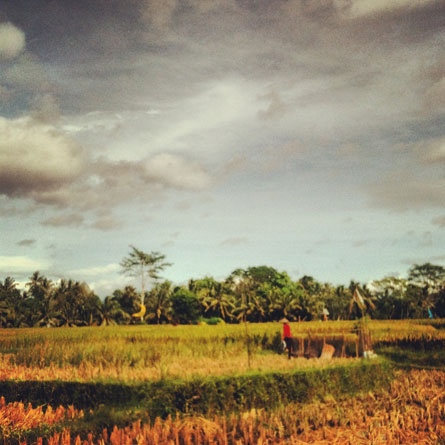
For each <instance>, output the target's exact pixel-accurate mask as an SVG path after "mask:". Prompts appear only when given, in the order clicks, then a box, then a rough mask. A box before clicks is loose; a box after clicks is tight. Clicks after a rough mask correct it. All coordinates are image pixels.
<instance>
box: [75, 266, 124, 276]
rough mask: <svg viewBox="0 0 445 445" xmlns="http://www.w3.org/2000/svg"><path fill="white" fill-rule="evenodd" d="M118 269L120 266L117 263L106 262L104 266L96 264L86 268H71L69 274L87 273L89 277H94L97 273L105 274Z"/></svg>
mask: <svg viewBox="0 0 445 445" xmlns="http://www.w3.org/2000/svg"><path fill="white" fill-rule="evenodd" d="M119 270H120V266H119V264H117V263H111V264H107V265H106V266H96V267H89V268H86V269H76V270H72V271H71V272H70V274H73V275H87V276H89V277H94V276H97V275H105V274H108V273H113V272H117V271H119Z"/></svg>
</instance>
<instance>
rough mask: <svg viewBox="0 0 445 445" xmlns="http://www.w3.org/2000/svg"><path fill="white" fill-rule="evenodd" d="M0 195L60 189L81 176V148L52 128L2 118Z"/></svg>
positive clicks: (26, 193)
mask: <svg viewBox="0 0 445 445" xmlns="http://www.w3.org/2000/svg"><path fill="white" fill-rule="evenodd" d="M0 134H1V135H2V137H1V139H0V193H3V194H6V195H9V196H26V195H30V194H31V193H33V192H37V191H44V190H54V189H58V188H59V187H61V186H62V185H64V184H69V183H71V182H72V181H74V180H75V179H76V178H77V177H78V176H79V175H80V174H81V172H82V168H83V157H82V153H81V150H80V147H79V146H78V145H77V144H76V143H75V142H74V141H73V140H71V139H70V138H68V137H66V136H65V135H63V134H61V133H59V132H58V131H57V130H56V129H55V128H54V127H53V126H51V125H44V124H43V123H41V122H38V121H35V120H33V119H30V118H20V119H14V120H9V119H5V118H2V117H0Z"/></svg>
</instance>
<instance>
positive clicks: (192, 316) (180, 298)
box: [171, 287, 201, 324]
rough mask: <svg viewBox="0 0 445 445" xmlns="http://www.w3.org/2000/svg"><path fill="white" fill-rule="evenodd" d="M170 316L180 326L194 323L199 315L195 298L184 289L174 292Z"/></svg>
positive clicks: (197, 302) (180, 288) (179, 288)
mask: <svg viewBox="0 0 445 445" xmlns="http://www.w3.org/2000/svg"><path fill="white" fill-rule="evenodd" d="M171 304H172V316H173V318H174V319H175V320H177V322H179V323H181V324H187V323H192V324H193V323H196V322H197V321H198V318H199V317H200V315H201V307H200V305H199V300H198V298H197V296H196V295H195V294H194V293H193V292H191V291H189V290H188V289H186V288H184V287H178V288H176V289H175V290H174V292H173V295H172V298H171Z"/></svg>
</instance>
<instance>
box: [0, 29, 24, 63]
mask: <svg viewBox="0 0 445 445" xmlns="http://www.w3.org/2000/svg"><path fill="white" fill-rule="evenodd" d="M24 49H25V33H24V32H23V31H22V30H20V29H19V28H17V27H15V26H14V25H13V24H12V23H0V59H2V58H3V59H13V58H14V57H17V56H18V55H19V54H20V53H21V52H22V51H23V50H24Z"/></svg>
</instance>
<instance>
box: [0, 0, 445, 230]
mask: <svg viewBox="0 0 445 445" xmlns="http://www.w3.org/2000/svg"><path fill="white" fill-rule="evenodd" d="M444 17H445V5H444V3H443V2H442V1H439V0H438V1H434V0H431V1H419V2H417V3H416V5H415V6H413V3H412V2H409V1H398V2H394V4H392V3H391V2H380V1H375V0H368V1H367V0H358V1H353V0H304V1H302V0H293V1H284V0H272V1H266V0H238V1H235V0H215V1H210V0H207V1H206V0H187V1H179V0H145V1H136V0H125V1H124V0H120V1H119V0H115V1H105V0H78V1H76V2H72V1H71V0H60V1H57V2H45V1H33V2H29V1H25V0H14V1H13V0H6V1H4V2H2V3H1V4H0V18H2V19H3V20H4V21H8V22H10V23H11V24H13V26H14V27H15V29H17V30H18V31H17V32H16V34H15V35H16V37H17V35H19V34H20V32H24V34H25V35H26V51H25V53H21V52H22V51H23V48H22V49H20V50H18V51H16V56H15V58H14V60H13V61H8V66H7V67H6V70H5V71H4V72H3V74H0V87H1V89H0V97H1V96H2V94H3V96H6V92H7V93H8V97H10V96H11V94H24V93H23V91H28V93H27V94H29V96H30V97H28V98H27V99H26V98H22V99H21V100H20V101H21V102H23V103H25V104H26V107H24V108H23V110H22V112H23V113H29V114H32V116H33V117H32V122H33V125H34V126H35V127H36V128H37V127H38V125H37V123H36V122H40V124H39V125H43V123H44V122H53V121H54V120H56V119H57V117H58V116H59V114H63V113H66V114H70V113H78V114H82V113H83V114H87V112H89V111H96V110H98V109H101V110H107V111H110V112H114V111H121V110H122V108H124V109H129V110H132V109H134V110H140V109H144V108H145V109H147V108H150V107H151V106H152V105H153V104H154V106H155V108H156V109H158V108H159V109H160V113H159V118H158V119H157V121H156V125H153V128H152V127H150V128H149V130H150V133H149V135H150V139H149V143H147V145H149V146H153V145H154V143H155V142H153V141H161V142H158V144H159V145H158V146H156V148H155V150H154V152H151V153H149V154H148V153H146V154H144V155H141V156H140V157H139V159H138V160H131V161H130V160H128V161H125V160H121V161H111V160H110V159H108V158H107V157H106V155H107V151H106V148H105V149H104V156H103V157H102V158H98V157H96V156H95V155H93V154H92V153H91V154H88V155H86V158H82V157H80V156H73V157H72V158H71V159H70V161H71V162H69V164H71V163H72V165H74V167H75V168H70V169H69V170H66V171H62V172H60V171H57V169H49V170H47V169H46V168H45V162H43V163H42V162H36V163H35V167H33V169H32V170H31V172H30V173H31V174H28V173H26V172H25V171H24V170H23V168H22V169H20V168H19V167H17V168H16V173H14V175H12V176H11V175H9V176H8V174H5V176H3V177H2V180H1V181H0V191H1V192H3V193H4V194H7V195H8V196H21V197H26V198H30V199H32V200H34V201H35V202H38V203H40V204H43V205H49V206H53V207H60V208H66V207H70V208H72V209H75V210H76V211H79V212H80V211H100V210H103V209H104V208H107V207H109V208H114V207H116V206H118V205H120V204H121V203H125V202H128V201H129V200H130V201H138V200H144V199H145V200H147V199H148V200H156V199H159V197H160V196H161V195H163V194H164V193H165V191H166V190H167V189H177V190H200V189H204V188H206V187H209V185H210V184H211V182H212V181H210V179H209V173H208V171H207V169H206V168H204V166H203V165H204V164H203V163H201V162H200V158H199V155H196V153H197V152H198V150H201V151H200V152H199V153H200V154H202V153H204V152H207V153H212V150H213V151H214V152H216V151H220V152H222V155H221V157H222V160H221V162H222V164H223V165H227V168H226V171H227V173H229V172H230V171H233V170H237V171H242V170H243V169H246V168H248V167H249V162H250V163H251V162H252V159H254V160H255V159H256V160H257V161H256V164H255V166H256V167H257V168H259V169H260V170H262V171H263V172H264V173H267V172H268V171H270V170H271V169H276V170H278V169H280V168H282V167H283V166H284V165H286V164H288V162H287V161H288V160H289V159H291V160H293V161H294V162H295V158H296V157H298V156H300V155H301V153H302V152H304V153H305V154H306V155H307V157H309V156H310V155H311V154H312V152H313V153H316V152H317V151H318V152H321V153H322V154H321V155H320V154H316V155H315V154H314V155H313V159H312V160H310V162H309V160H308V159H306V162H307V163H308V165H317V164H318V165H323V162H319V158H322V159H323V157H324V158H326V159H327V160H328V161H329V162H330V163H331V164H334V165H335V166H337V164H336V163H337V162H339V161H338V159H340V158H341V159H344V158H345V157H347V156H346V154H345V153H346V151H345V150H342V149H341V147H352V146H353V147H357V148H356V149H354V153H353V155H354V156H355V158H357V159H358V161H357V162H360V160H362V162H363V163H365V161H368V160H369V158H370V157H371V158H372V154H370V152H372V151H373V150H374V145H373V144H376V143H375V140H376V139H378V140H379V141H378V142H379V143H380V145H383V146H386V147H387V150H386V153H385V161H386V164H385V165H384V166H383V167H382V168H380V167H381V166H380V165H376V167H378V168H376V170H375V172H374V175H375V176H376V180H375V182H374V183H372V184H371V185H370V186H369V187H368V189H367V193H369V194H370V196H371V197H372V200H373V202H374V204H376V205H379V206H384V207H389V208H409V207H411V206H416V207H421V206H440V205H441V202H442V203H443V202H444V201H443V198H444V196H443V193H444V192H443V190H444V188H443V177H441V176H440V172H439V171H438V170H437V167H436V166H437V162H438V161H436V158H437V157H439V158H440V157H441V156H442V154H441V153H442V152H441V151H440V150H439V149H437V150H436V151H434V150H433V149H432V148H431V149H425V150H424V155H423V157H422V156H419V152H418V151H416V150H414V149H412V150H408V151H405V152H403V154H402V156H403V159H404V160H405V161H404V165H403V166H401V165H399V163H400V161H399V159H400V151H398V149H397V148H395V147H397V146H398V144H400V143H405V142H406V141H407V140H410V141H411V140H413V139H414V140H416V141H418V143H419V144H422V143H423V142H422V140H425V141H428V140H429V139H430V138H431V137H432V136H436V137H437V138H439V137H440V135H441V131H443V130H441V127H443V125H442V124H443V122H442V120H441V118H442V117H443V107H444V99H443V95H444V92H445V88H444V70H443V68H444V65H443V62H441V61H440V57H442V56H441V53H442V51H441V42H442V43H443V40H444V33H443V29H445V26H444V25H445V23H444ZM17 33H18V34H17ZM2 91H4V92H5V93H2ZM19 91H21V92H20V93H19ZM243 92H247V93H246V96H245V97H243V96H242V94H241V93H243ZM17 97H18V96H17ZM209 97H210V99H208V98H209ZM212 97H213V99H212ZM228 97H229V98H231V97H233V98H234V99H233V100H232V101H228V102H227V110H228V114H232V115H233V116H234V117H233V118H232V119H233V120H232V121H230V120H228V119H227V118H225V117H224V119H219V120H218V118H219V114H222V111H221V109H222V106H221V103H222V101H223V100H224V99H225V98H228ZM0 100H1V99H0ZM8 100H9V101H10V100H11V99H8ZM237 100H239V103H238V102H237ZM208 116H210V117H213V116H217V117H216V118H215V119H213V120H211V119H210V118H208ZM246 116H247V117H246ZM187 118H189V119H190V121H187ZM89 119H91V116H90V117H89ZM192 120H193V122H191V121H192ZM5 125H7V126H8V128H12V127H11V126H12V125H13V124H11V123H10V122H8V123H7V124H5ZM20 125H22V124H20ZM119 125H121V123H119ZM122 125H123V124H122ZM17 126H19V124H15V127H14V128H16V127H17ZM39 128H41V127H39ZM228 129H229V130H228ZM42 131H43V130H42ZM135 131H136V132H138V131H139V132H142V131H146V128H144V127H143V126H142V125H141V126H140V127H138V128H135ZM431 133H433V134H431ZM51 134H52V135H55V132H54V131H53V132H52V133H51ZM87 135H88V133H87ZM166 135H168V137H167V136H166ZM54 138H55V139H57V143H58V144H60V143H62V142H63V143H67V144H68V143H70V142H69V141H71V142H72V140H71V139H70V137H69V136H67V135H63V132H62V133H61V134H60V135H59V136H57V137H56V136H54ZM85 139H88V138H87V137H86V138H85ZM50 142H51V143H50V144H49V146H50V147H51V146H53V145H51V144H52V142H54V141H53V140H51V141H50ZM138 142H139V141H138ZM175 143H176V144H177V145H178V146H180V147H181V148H182V147H185V149H184V150H185V154H184V155H183V154H182V153H178V152H177V151H175V150H174V149H172V148H171V145H173V144H175ZM426 143H427V142H425V144H426ZM199 144H201V145H199ZM218 144H220V145H218ZM57 146H58V147H59V145H57ZM294 146H296V147H298V148H297V149H295V150H294V149H288V147H294ZM54 147H56V146H55V145H54ZM239 147H242V148H239ZM300 147H304V149H301V148H300ZM332 147H334V148H332ZM338 147H340V148H338ZM5 150H6V148H5ZM147 150H148V149H147ZM240 150H242V151H243V153H242V155H241V154H240ZM37 152H38V151H37ZM223 152H224V153H225V152H227V154H224V153H223ZM340 152H341V153H340ZM23 153H24V155H25V154H26V156H27V157H28V158H29V161H31V160H32V159H31V157H32V156H31V154H30V153H31V150H28V149H26V151H23ZM54 153H55V154H56V156H60V153H62V154H63V153H65V154H66V153H68V152H67V151H66V150H65V151H64V150H62V151H60V150H58V149H57V150H56V149H55V150H54ZM336 153H337V154H336ZM40 154H42V153H40ZM36 156H37V155H36ZM208 156H210V155H208ZM377 156H378V154H376V155H375V157H377ZM40 158H42V156H40ZM121 159H124V158H122V157H121ZM196 159H198V160H196ZM228 159H235V160H236V159H238V160H241V161H240V162H234V161H232V162H230V161H229V160H228ZM419 159H420V160H421V162H419ZM262 160H263V161H262ZM264 160H268V161H269V160H270V161H271V162H267V165H268V167H267V168H265V167H264V168H262V169H261V165H263V164H265V161H264ZM0 161H2V163H3V165H5V166H6V167H5V169H4V170H3V171H4V172H7V171H8V170H7V168H8V167H9V166H10V164H11V162H12V161H11V160H10V159H9V160H8V159H3V160H2V159H0ZM61 161H62V160H61V159H59V162H58V163H59V164H62V162H61ZM219 161H220V159H218V161H215V162H219ZM272 161H273V162H272ZM341 162H343V161H341ZM377 163H378V161H375V164H377ZM405 164H406V165H408V166H409V167H410V170H408V171H406V169H405ZM28 165H31V162H28ZM429 173H432V174H429ZM401 184H405V185H406V186H402V185H401ZM96 225H97V226H98V227H99V228H100V227H102V228H106V226H107V223H106V221H105V222H103V223H102V224H100V223H97V224H96ZM108 226H109V227H112V226H113V223H112V222H111V223H109V224H108Z"/></svg>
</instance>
